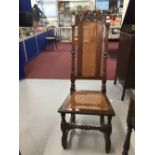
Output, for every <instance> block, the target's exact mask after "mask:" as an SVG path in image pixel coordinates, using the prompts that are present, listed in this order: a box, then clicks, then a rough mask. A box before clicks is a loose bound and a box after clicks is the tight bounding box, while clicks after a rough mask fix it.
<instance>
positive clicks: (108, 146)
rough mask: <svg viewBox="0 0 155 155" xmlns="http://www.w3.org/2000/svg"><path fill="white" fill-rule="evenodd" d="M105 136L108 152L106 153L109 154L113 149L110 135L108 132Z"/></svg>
mask: <svg viewBox="0 0 155 155" xmlns="http://www.w3.org/2000/svg"><path fill="white" fill-rule="evenodd" d="M104 136H105V150H106V153H109V152H110V149H111V140H110V134H109V133H107V132H106V133H104Z"/></svg>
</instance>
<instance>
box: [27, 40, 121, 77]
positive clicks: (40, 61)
mask: <svg viewBox="0 0 155 155" xmlns="http://www.w3.org/2000/svg"><path fill="white" fill-rule="evenodd" d="M118 46H119V42H116V41H115V42H112V41H110V42H109V43H108V57H107V79H108V80H114V78H115V70H116V63H117V56H118ZM70 72H71V44H69V43H59V44H58V47H57V48H54V51H51V50H49V49H47V50H44V51H42V52H41V53H40V54H39V55H37V56H36V57H35V58H34V59H33V60H32V61H30V62H28V63H27V64H26V65H25V77H26V78H30V79H70Z"/></svg>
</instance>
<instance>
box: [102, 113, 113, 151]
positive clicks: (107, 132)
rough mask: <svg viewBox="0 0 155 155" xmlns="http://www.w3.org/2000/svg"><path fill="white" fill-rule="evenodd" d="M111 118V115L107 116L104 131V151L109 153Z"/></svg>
mask: <svg viewBox="0 0 155 155" xmlns="http://www.w3.org/2000/svg"><path fill="white" fill-rule="evenodd" d="M111 119H112V116H108V123H107V124H106V131H105V132H104V136H105V141H106V142H105V150H106V153H109V152H110V149H111V140H110V136H111V132H112V125H111Z"/></svg>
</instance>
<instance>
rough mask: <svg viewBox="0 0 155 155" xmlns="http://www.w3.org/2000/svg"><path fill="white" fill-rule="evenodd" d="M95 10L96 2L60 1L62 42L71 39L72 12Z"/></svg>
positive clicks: (87, 0) (59, 24) (59, 12)
mask: <svg viewBox="0 0 155 155" xmlns="http://www.w3.org/2000/svg"><path fill="white" fill-rule="evenodd" d="M93 9H95V0H58V26H59V36H60V41H61V42H69V41H70V38H71V12H72V11H81V10H93Z"/></svg>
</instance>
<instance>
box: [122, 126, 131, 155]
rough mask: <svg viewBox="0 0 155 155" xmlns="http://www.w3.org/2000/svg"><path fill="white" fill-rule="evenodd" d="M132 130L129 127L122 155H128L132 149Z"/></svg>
mask: <svg viewBox="0 0 155 155" xmlns="http://www.w3.org/2000/svg"><path fill="white" fill-rule="evenodd" d="M131 132H132V128H131V127H128V131H127V136H126V139H125V142H124V146H123V152H122V155H128V150H129V148H130V137H131Z"/></svg>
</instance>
